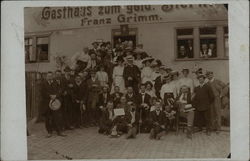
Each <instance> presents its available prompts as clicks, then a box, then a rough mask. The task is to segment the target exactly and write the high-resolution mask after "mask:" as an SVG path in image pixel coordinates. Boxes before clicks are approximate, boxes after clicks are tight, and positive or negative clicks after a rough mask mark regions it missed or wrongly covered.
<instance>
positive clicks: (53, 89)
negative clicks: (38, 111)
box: [41, 72, 66, 137]
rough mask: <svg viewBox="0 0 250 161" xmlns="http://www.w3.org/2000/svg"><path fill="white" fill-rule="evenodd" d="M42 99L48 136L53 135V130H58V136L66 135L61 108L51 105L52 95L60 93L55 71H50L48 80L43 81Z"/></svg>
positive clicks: (55, 95) (56, 95) (57, 95)
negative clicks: (63, 131) (63, 130)
mask: <svg viewBox="0 0 250 161" xmlns="http://www.w3.org/2000/svg"><path fill="white" fill-rule="evenodd" d="M41 90H42V91H41V93H42V100H43V102H44V104H45V107H46V109H45V113H44V115H45V119H46V120H45V127H46V130H47V132H48V135H47V137H51V136H52V132H53V130H56V132H57V135H58V136H66V135H64V134H63V133H62V126H61V125H62V112H61V109H58V110H52V109H51V108H50V107H49V103H50V100H51V99H52V97H56V98H57V97H59V96H60V93H58V89H57V85H56V83H55V81H54V79H53V73H52V72H48V73H47V77H46V81H45V82H44V83H43V87H42V88H41Z"/></svg>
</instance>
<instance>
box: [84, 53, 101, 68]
mask: <svg viewBox="0 0 250 161" xmlns="http://www.w3.org/2000/svg"><path fill="white" fill-rule="evenodd" d="M89 55H90V60H89V62H88V65H87V67H86V69H90V70H97V68H98V65H99V64H100V63H101V62H100V61H98V60H97V59H96V53H94V52H93V51H90V52H89Z"/></svg>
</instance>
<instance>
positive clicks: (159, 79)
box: [41, 41, 229, 139]
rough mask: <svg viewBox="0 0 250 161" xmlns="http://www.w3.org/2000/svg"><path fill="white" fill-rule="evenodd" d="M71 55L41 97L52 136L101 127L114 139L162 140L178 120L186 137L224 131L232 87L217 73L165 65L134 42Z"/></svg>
mask: <svg viewBox="0 0 250 161" xmlns="http://www.w3.org/2000/svg"><path fill="white" fill-rule="evenodd" d="M92 45H93V47H92V48H91V49H89V48H88V47H84V48H83V50H82V51H80V52H77V53H76V54H75V55H74V56H73V57H72V66H71V67H66V68H65V69H64V71H63V72H62V71H60V70H57V71H55V72H54V73H52V72H48V73H47V77H46V81H44V83H43V87H42V88H41V90H42V98H43V102H45V104H47V106H46V110H44V111H45V112H44V116H45V126H46V130H47V132H48V136H47V137H51V136H52V132H53V131H56V132H57V134H58V135H59V136H66V135H65V134H64V133H63V132H64V130H72V129H75V128H88V127H92V126H97V127H99V130H98V132H99V133H101V134H105V135H110V136H112V137H117V136H120V135H122V134H126V138H135V137H136V135H137V134H138V133H150V138H151V139H160V138H161V136H162V135H164V134H165V133H166V132H168V131H171V130H175V129H176V128H177V126H178V120H179V118H184V119H185V120H186V122H187V127H186V129H187V137H188V138H192V134H193V132H194V130H193V127H194V126H197V127H198V130H197V131H202V128H203V127H204V126H205V127H206V134H207V135H210V132H211V131H212V130H214V131H216V132H217V133H218V132H219V131H220V128H221V113H220V112H221V108H222V107H221V106H222V105H221V100H222V98H223V97H229V94H228V92H223V91H225V89H226V88H228V85H226V84H224V83H223V82H221V81H220V80H218V79H215V78H214V76H213V72H211V71H208V72H207V73H205V75H204V74H203V71H202V69H201V68H200V69H198V70H197V71H195V74H196V77H197V79H194V80H193V79H192V78H190V77H189V76H190V71H189V69H186V68H184V69H183V70H182V71H181V72H178V71H173V70H172V69H171V68H170V67H166V66H164V65H163V64H162V63H161V61H160V60H156V59H154V58H153V57H151V56H150V55H148V54H147V53H146V52H145V51H144V50H143V45H142V44H140V45H138V46H137V47H136V48H134V47H133V44H132V43H130V42H127V41H125V42H120V43H117V44H116V45H115V48H112V47H111V43H110V42H105V43H101V44H99V43H97V42H94V43H93V44H92ZM117 111H120V112H117Z"/></svg>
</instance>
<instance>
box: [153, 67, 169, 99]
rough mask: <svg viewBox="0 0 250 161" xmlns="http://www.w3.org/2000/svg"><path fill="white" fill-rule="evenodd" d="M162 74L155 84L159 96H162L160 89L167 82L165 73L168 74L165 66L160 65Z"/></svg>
mask: <svg viewBox="0 0 250 161" xmlns="http://www.w3.org/2000/svg"><path fill="white" fill-rule="evenodd" d="M160 74H161V75H160V76H158V77H157V78H156V79H155V84H154V88H155V94H156V96H157V97H158V98H161V96H160V90H161V87H162V85H163V84H164V83H165V79H164V75H165V74H166V68H165V66H161V67H160Z"/></svg>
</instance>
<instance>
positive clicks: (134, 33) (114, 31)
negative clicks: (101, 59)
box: [111, 28, 138, 47]
mask: <svg viewBox="0 0 250 161" xmlns="http://www.w3.org/2000/svg"><path fill="white" fill-rule="evenodd" d="M114 36H122V35H121V29H120V28H116V29H112V30H111V44H112V46H113V47H114ZM128 36H135V40H136V42H135V44H136V46H137V45H138V28H129V34H128Z"/></svg>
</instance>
